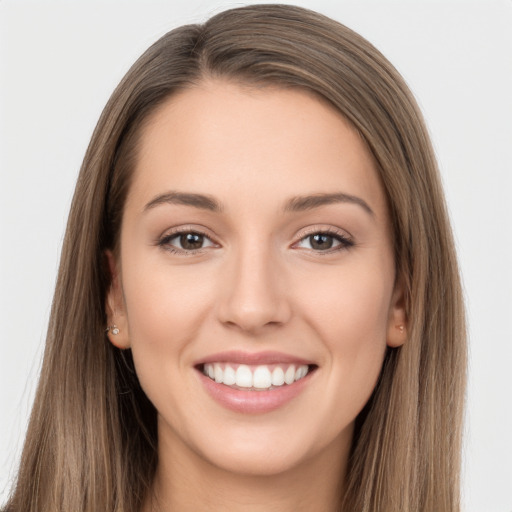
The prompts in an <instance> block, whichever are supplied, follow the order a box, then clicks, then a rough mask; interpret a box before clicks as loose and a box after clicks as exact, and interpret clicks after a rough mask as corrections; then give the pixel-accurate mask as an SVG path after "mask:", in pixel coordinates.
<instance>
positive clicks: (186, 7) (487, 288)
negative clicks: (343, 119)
mask: <svg viewBox="0 0 512 512" xmlns="http://www.w3.org/2000/svg"><path fill="white" fill-rule="evenodd" d="M247 3H254V2H232V1H220V0H213V1H212V0H210V1H201V0H187V1H186V2H172V1H167V2H163V1H160V2H156V1H145V2H143V1H141V0H139V1H126V0H125V1H103V2H101V3H100V2H91V1H88V2H86V1H85V0H83V1H67V2H64V1H62V2H56V1H50V0H47V1H40V2H35V1H33V2H28V1H25V0H11V1H9V0H3V1H0V503H1V502H2V501H4V500H5V497H6V495H7V489H8V486H9V482H10V480H11V479H12V477H13V475H14V471H15V465H16V462H17V460H18V457H19V454H20V450H21V446H22V442H23V438H24V433H25V428H26V424H27V419H28V415H29V412H30V406H31V402H32V400H33V396H34V391H35V387H36V383H37V377H38V371H39V367H40V362H41V354H42V348H43V344H44V339H45V331H46V326H47V322H48V313H49V309H50V304H51V300H52V294H53V287H54V282H55V277H56V269H57V264H58V259H59V252H60V246H61V242H62V237H63V233H64V226H65V222H66V217H67V212H68V208H69V205H70V199H71V195H72V191H73V187H74V183H75V180H76V177H77V173H78V169H79V167H80V163H81V159H82V158H83V155H84V152H85V149H86V146H87V144H88V142H89V138H90V136H91V134H92V130H93V128H94V126H95V123H96V121H97V119H98V117H99V114H100V112H101V110H102V108H103V106H104V104H105V102H106V101H107V99H108V97H109V95H110V93H111V92H112V90H113V89H114V87H115V86H116V84H117V83H118V82H119V80H120V79H121V77H122V76H123V74H124V73H125V72H126V71H127V70H128V68H129V66H130V65H131V64H132V63H133V62H134V61H135V59H136V58H137V57H138V56H139V55H140V54H141V53H142V52H143V51H144V50H145V49H146V48H147V47H148V46H149V45H150V44H151V43H152V42H153V41H155V40H156V39H157V38H158V37H160V36H161V35H163V34H164V33H165V32H167V31H168V30H170V29H172V28H174V27H176V26H178V25H182V24H184V23H192V22H201V21H204V20H205V19H206V18H208V17H209V16H211V15H212V14H215V13H217V12H219V11H221V10H223V9H225V8H228V7H233V6H241V5H245V4H247ZM283 3H287V2H283ZM293 3H296V4H298V5H302V6H304V7H309V8H312V9H315V10H318V11H320V12H322V13H324V14H327V15H329V16H331V17H333V18H335V19H337V20H338V21H340V22H342V23H344V24H345V25H348V26H349V27H351V28H353V29H354V30H356V31H358V32H359V33H361V34H362V35H363V36H365V37H366V38H367V39H369V40H370V41H371V42H372V43H373V44H375V45H376V46H377V48H379V49H380V50H381V51H382V52H383V53H384V54H385V55H386V56H387V57H388V58H389V59H390V60H391V62H393V63H394V64H395V66H396V67H397V68H398V70H399V71H400V72H401V73H402V74H403V76H404V77H405V79H406V80H407V82H408V83H409V85H410V86H411V88H412V90H413V92H414V94H415V95H416V97H417V99H418V101H419V104H420V106H421V108H422V109H423V111H424V114H425V117H426V120H427V124H428V126H429V130H430V132H431V134H432V138H433V142H434V146H435V148H436V152H437V155H438V158H439V163H440V167H441V172H442V178H443V182H444V185H445V190H446V195H447V199H448V204H449V209H450V213H451V217H452V222H453V227H454V231H455V236H456V241H457V247H458V253H459V258H460V262H461V267H462V273H463V279H464V285H465V294H466V300H467V310H468V319H469V333H470V368H469V371H470V374H469V389H468V405H467V422H466V436H465V449H464V475H463V494H464V503H465V506H464V510H466V511H467V512H512V439H511V434H512V403H511V394H512V369H511V368H512V336H511V334H510V333H511V328H510V326H509V321H510V320H511V319H512V271H511V264H512V257H511V253H512V243H511V239H512V227H511V224H512V201H511V195H512V178H511V174H512V157H511V152H512V99H511V98H512V1H510V0H502V1H492V0H491V1H489V0H481V1H479V2H472V1H467V0H466V1H463V0H460V1H449V0H448V1H447V0H445V1H409V2H405V1H401V2H400V1H395V2H390V1H385V0H381V1H378V2H377V1H374V2H370V1H366V0H359V1H357V2H355V1H354V2H346V1H343V0H341V1H340V0H337V1H335V0H331V1H328V0H315V1H313V0H302V1H301V0H296V1H295V2H293ZM411 512H412V511H411Z"/></svg>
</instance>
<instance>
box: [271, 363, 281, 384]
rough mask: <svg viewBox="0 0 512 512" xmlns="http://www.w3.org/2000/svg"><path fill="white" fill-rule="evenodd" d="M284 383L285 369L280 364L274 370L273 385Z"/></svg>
mask: <svg viewBox="0 0 512 512" xmlns="http://www.w3.org/2000/svg"><path fill="white" fill-rule="evenodd" d="M283 384H284V371H283V369H282V368H281V367H280V366H276V367H275V368H274V371H273V372H272V386H282V385H283Z"/></svg>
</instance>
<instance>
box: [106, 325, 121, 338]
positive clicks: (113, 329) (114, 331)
mask: <svg viewBox="0 0 512 512" xmlns="http://www.w3.org/2000/svg"><path fill="white" fill-rule="evenodd" d="M109 331H111V332H112V334H113V335H114V336H115V335H116V334H119V327H117V325H116V324H114V325H109V326H108V327H107V328H106V329H105V332H109Z"/></svg>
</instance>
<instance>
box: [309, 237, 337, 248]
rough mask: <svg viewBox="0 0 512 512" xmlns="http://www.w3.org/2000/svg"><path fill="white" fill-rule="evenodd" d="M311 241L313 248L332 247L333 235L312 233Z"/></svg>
mask: <svg viewBox="0 0 512 512" xmlns="http://www.w3.org/2000/svg"><path fill="white" fill-rule="evenodd" d="M310 243H311V247H313V249H330V248H331V247H332V236H329V235H312V236H310Z"/></svg>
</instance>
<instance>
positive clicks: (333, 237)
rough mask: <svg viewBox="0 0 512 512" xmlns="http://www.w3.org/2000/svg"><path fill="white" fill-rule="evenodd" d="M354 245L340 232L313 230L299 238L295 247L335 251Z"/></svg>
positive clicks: (318, 250) (317, 250) (316, 250)
mask: <svg viewBox="0 0 512 512" xmlns="http://www.w3.org/2000/svg"><path fill="white" fill-rule="evenodd" d="M353 246H354V242H353V241H352V240H351V239H350V238H348V237H347V236H345V235H344V234H342V233H338V232H332V231H315V232H313V233H311V234H308V235H306V236H305V237H303V238H301V240H300V241H299V242H298V243H297V244H296V247H300V248H303V249H310V250H313V251H315V252H329V253H331V252H336V251H340V250H343V249H348V248H350V247H353Z"/></svg>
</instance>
